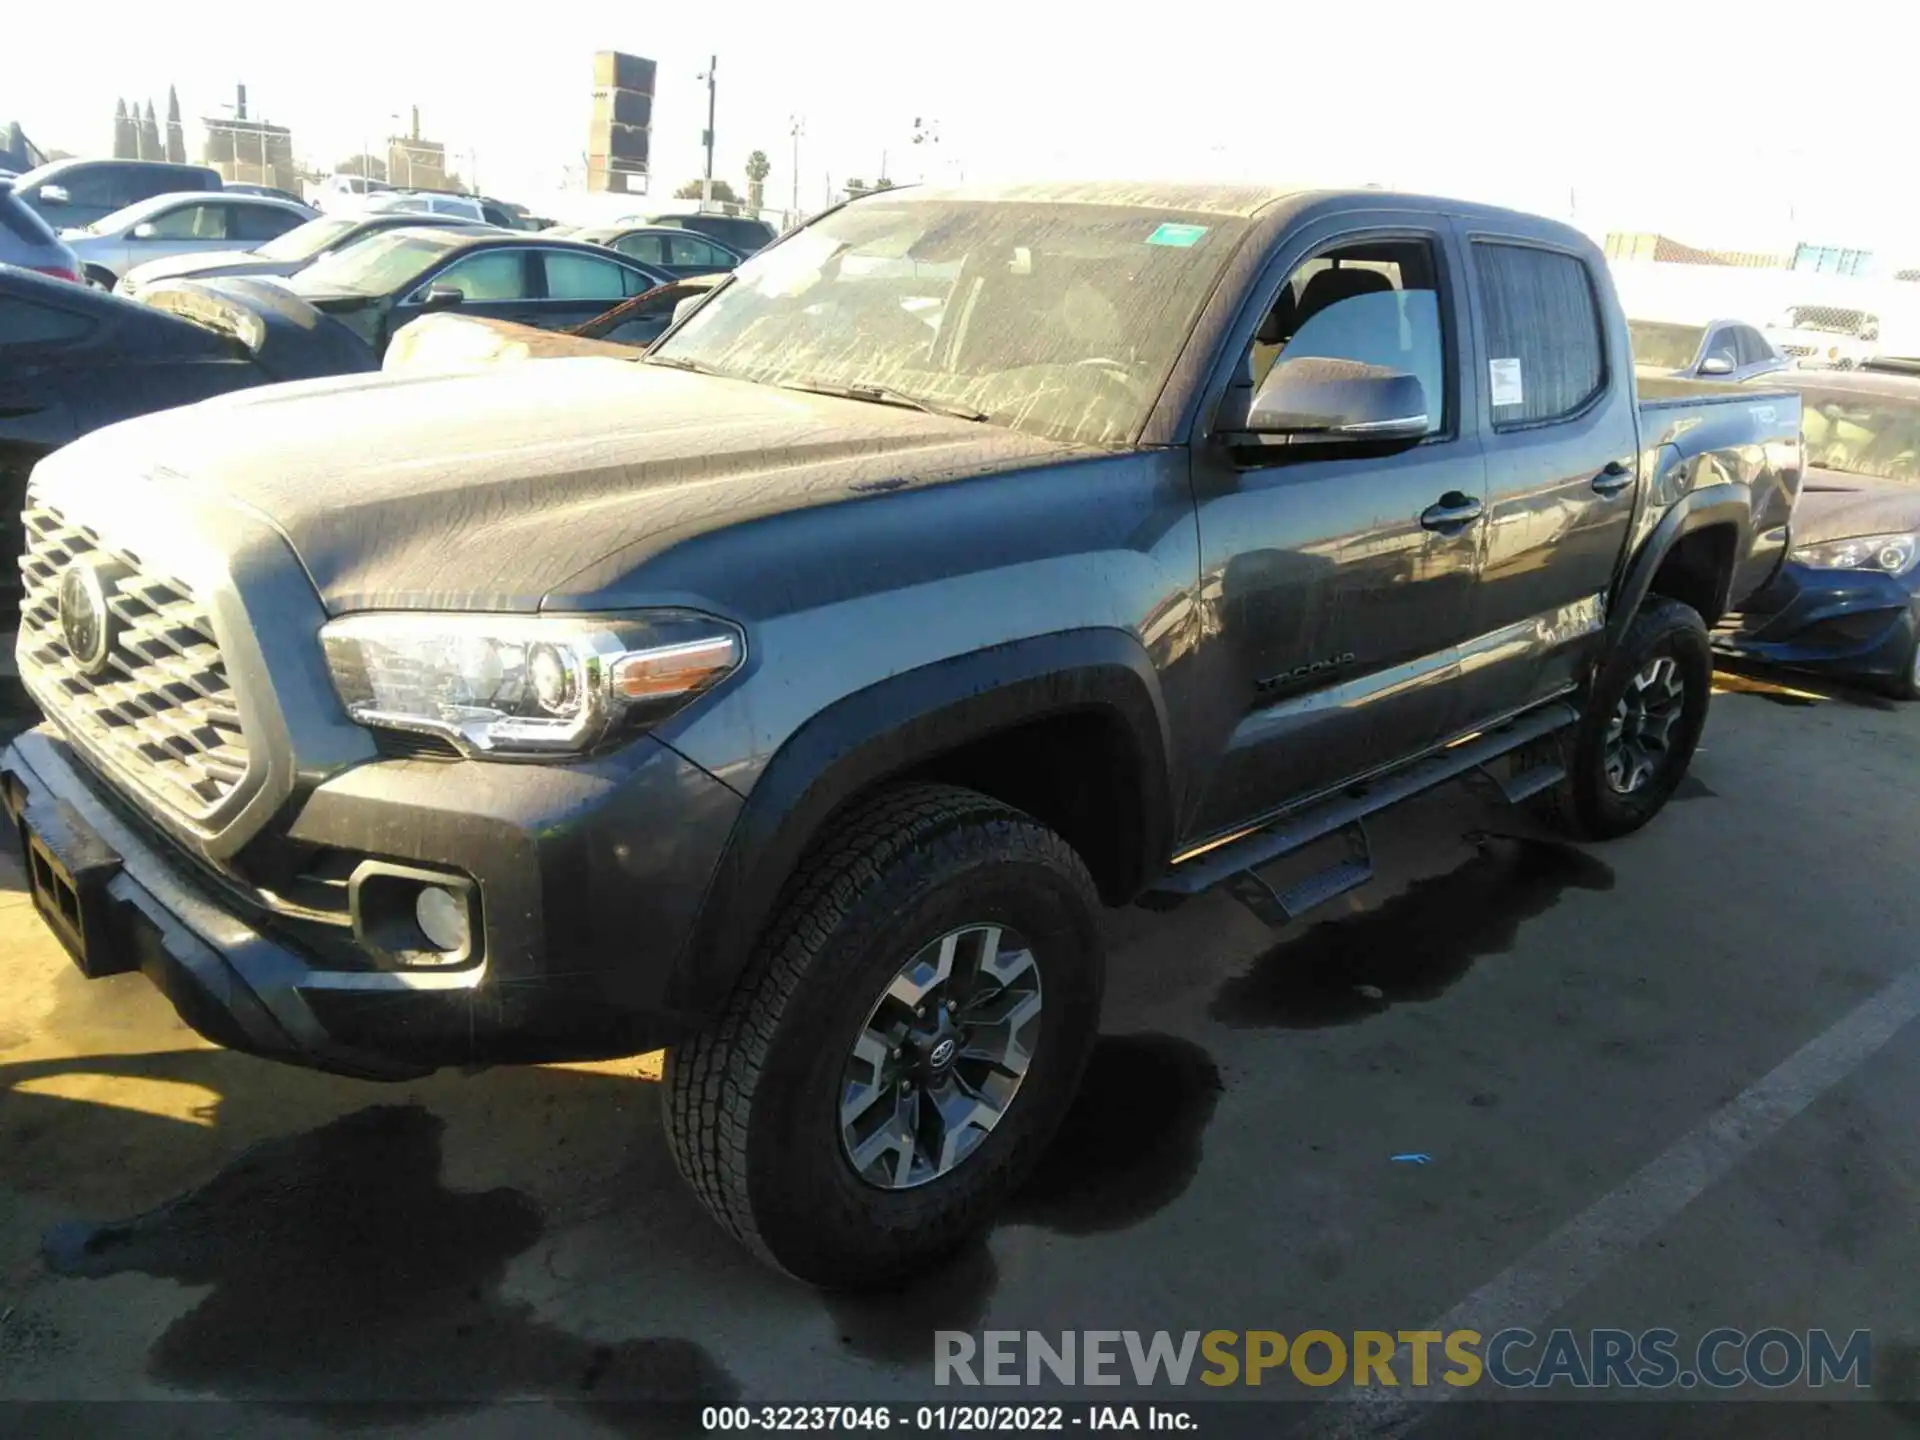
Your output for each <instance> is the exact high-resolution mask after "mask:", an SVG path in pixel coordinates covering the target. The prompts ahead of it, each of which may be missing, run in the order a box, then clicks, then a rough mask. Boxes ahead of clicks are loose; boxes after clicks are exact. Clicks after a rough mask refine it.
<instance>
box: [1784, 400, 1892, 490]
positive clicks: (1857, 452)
mask: <svg viewBox="0 0 1920 1440" xmlns="http://www.w3.org/2000/svg"><path fill="white" fill-rule="evenodd" d="M1913 389H1914V393H1913V394H1912V395H1911V396H1905V395H1889V394H1863V393H1859V392H1853V391H1844V390H1840V389H1837V388H1836V389H1833V390H1818V389H1814V388H1812V387H1805V388H1803V389H1802V390H1801V420H1800V431H1801V434H1802V435H1803V436H1804V437H1805V439H1806V447H1807V464H1808V465H1810V466H1814V467H1817V468H1819V469H1821V470H1844V471H1846V472H1847V473H1849V474H1853V475H1872V476H1876V477H1878V478H1879V479H1882V480H1903V481H1905V482H1907V483H1908V484H1920V382H1916V383H1915V385H1914V387H1913Z"/></svg>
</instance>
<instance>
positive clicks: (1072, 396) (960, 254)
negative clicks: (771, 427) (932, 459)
mask: <svg viewBox="0 0 1920 1440" xmlns="http://www.w3.org/2000/svg"><path fill="white" fill-rule="evenodd" d="M1245 230H1246V222H1245V221H1244V220H1241V219H1240V218H1238V217H1235V216H1227V215H1218V214H1213V213H1201V212H1193V213H1169V212H1166V211H1163V210H1155V209H1149V208H1145V207H1135V206H1122V205H1111V206H1110V205H1092V204H1087V205H1075V204H1060V203H1051V202H1039V201H1017V200H997V201H995V200H960V199H953V198H949V197H943V196H941V195H938V194H926V195H922V196H912V195H900V196H897V197H895V196H888V197H886V198H885V199H870V200H862V201H860V202H859V203H858V204H855V205H850V206H848V207H846V208H845V209H842V210H838V211H835V212H833V213H832V214H829V215H826V216H823V217H821V218H820V219H819V220H817V221H816V222H814V223H813V224H812V225H809V226H808V227H807V228H806V229H804V230H802V231H799V232H797V233H796V234H794V235H791V236H789V237H788V238H787V239H786V240H785V241H783V242H782V243H781V244H779V245H777V246H774V247H772V248H771V249H768V250H765V251H762V252H760V253H758V254H756V255H755V256H754V257H753V258H752V259H751V260H749V261H747V262H746V263H745V264H743V265H742V266H741V267H740V268H739V269H738V270H737V271H735V272H734V279H733V282H732V283H731V284H729V285H728V286H727V287H726V288H725V289H723V290H720V291H718V292H716V293H715V294H714V296H713V297H712V298H711V299H710V300H708V301H707V302H706V303H705V304H703V305H702V306H701V307H700V308H699V310H697V311H696V312H695V313H694V314H693V315H692V316H691V317H689V318H688V320H687V321H686V322H685V323H684V324H683V325H681V326H680V328H679V329H678V330H677V331H675V332H674V334H673V335H672V336H671V337H670V338H668V339H667V340H666V341H664V342H663V344H662V345H661V346H659V347H658V348H657V349H656V351H655V352H654V354H655V355H656V356H657V357H658V358H659V359H661V360H664V361H667V362H669V363H671V362H675V361H683V362H688V363H692V364H697V365H700V366H702V367H705V368H707V369H711V370H714V371H717V372H718V373H720V374H723V375H730V376H734V377H737V378H739V379H744V380H752V381H756V382H758V383H761V384H765V385H784V386H789V387H793V388H797V389H806V388H810V387H811V388H820V387H844V386H855V387H872V386H878V387H882V388H884V389H885V390H888V391H892V392H895V393H896V394H899V395H904V396H910V397H913V398H915V399H919V400H924V401H927V402H930V403H937V404H939V405H942V406H944V407H950V408H957V409H963V410H966V411H969V412H972V413H977V414H980V415H983V416H985V417H986V418H987V419H988V420H990V421H992V422H994V423H996V424H1001V425H1006V426H1010V427H1012V428H1015V429H1020V430H1025V431H1028V432H1030V433H1033V434H1037V435H1044V436H1048V437H1052V438H1056V439H1063V440H1069V441H1074V442H1079V443H1085V444H1096V445H1118V444H1124V443H1126V442H1128V441H1129V440H1131V439H1132V438H1133V436H1134V435H1136V434H1137V433H1138V432H1139V430H1140V427H1141V426H1142V425H1143V424H1144V423H1145V422H1146V419H1147V415H1148V413H1149V411H1150V410H1151V409H1152V407H1153V404H1154V402H1155V401H1156V400H1157V399H1158V397H1159V394H1160V391H1161V388H1162V387H1163V386H1164V384H1165V383H1166V379H1167V376H1168V374H1169V373H1170V372H1171V370H1172V368H1173V364H1174V361H1175V360H1176V359H1177V358H1178V356H1179V354H1180V350H1181V348H1182V346H1183V345H1184V344H1185V343H1186V340H1187V337H1188V335H1189V333H1190V332H1191V331H1192V328H1193V324H1194V320H1195V318H1196V317H1197V316H1198V314H1199V311H1200V307H1201V306H1202V305H1203V304H1204V303H1205V301H1206V299H1207V296H1208V295H1209V294H1210V293H1211V291H1212V289H1213V287H1214V284H1215V282H1216V281H1217V280H1218V278H1219V275H1220V271H1221V269H1222V267H1223V266H1224V265H1225V264H1226V262H1227V260H1228V258H1229V257H1230V256H1231V255H1232V253H1233V250H1234V248H1235V247H1236V246H1237V244H1238V243H1239V241H1240V238H1241V236H1242V235H1243V234H1244V233H1245Z"/></svg>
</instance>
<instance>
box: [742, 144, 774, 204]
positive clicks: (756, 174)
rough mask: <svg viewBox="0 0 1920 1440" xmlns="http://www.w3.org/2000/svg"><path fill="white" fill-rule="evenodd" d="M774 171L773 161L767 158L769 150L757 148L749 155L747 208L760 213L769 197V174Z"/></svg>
mask: <svg viewBox="0 0 1920 1440" xmlns="http://www.w3.org/2000/svg"><path fill="white" fill-rule="evenodd" d="M772 173H773V162H772V161H770V160H769V159H767V152H766V151H764V150H756V151H754V152H753V153H752V154H751V155H749V156H747V208H748V209H749V210H751V211H753V212H754V214H756V215H757V214H759V213H760V211H761V210H762V209H764V208H765V205H766V199H767V176H769V175H770V174H772Z"/></svg>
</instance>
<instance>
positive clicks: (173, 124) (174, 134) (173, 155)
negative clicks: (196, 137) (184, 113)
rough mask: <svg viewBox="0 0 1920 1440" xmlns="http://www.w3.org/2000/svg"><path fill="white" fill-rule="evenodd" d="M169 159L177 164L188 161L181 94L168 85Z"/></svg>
mask: <svg viewBox="0 0 1920 1440" xmlns="http://www.w3.org/2000/svg"><path fill="white" fill-rule="evenodd" d="M167 159H169V160H171V161H173V163H174V164H176V165H184V164H186V163H187V131H186V127H185V126H183V125H182V124H181V123H180V96H179V94H178V93H177V92H176V91H175V90H174V88H173V86H171V85H169V86H167Z"/></svg>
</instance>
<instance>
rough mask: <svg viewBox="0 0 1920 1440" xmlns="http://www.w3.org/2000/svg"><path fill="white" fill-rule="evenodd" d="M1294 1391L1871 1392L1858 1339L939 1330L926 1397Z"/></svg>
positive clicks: (1718, 1334)
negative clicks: (997, 1389)
mask: <svg viewBox="0 0 1920 1440" xmlns="http://www.w3.org/2000/svg"><path fill="white" fill-rule="evenodd" d="M1196 1380H1197V1381H1198V1382H1199V1383H1200V1384H1202V1385H1211V1386H1216V1387H1219V1386H1257V1385H1261V1384H1271V1383H1279V1384H1300V1385H1307V1386H1313V1387H1316V1388H1324V1387H1326V1386H1331V1385H1350V1386H1374V1387H1387V1386H1403V1385H1404V1386H1410V1387H1415V1388H1419V1387H1424V1386H1428V1385H1436V1384H1437V1385H1447V1386H1451V1387H1454V1388H1456V1389H1462V1388H1466V1387H1469V1386H1476V1385H1484V1384H1487V1383H1492V1384H1494V1385H1498V1386H1501V1387H1504V1388H1506V1389H1515V1390H1519V1389H1532V1390H1543V1389H1553V1388H1556V1387H1566V1388H1570V1389H1576V1390H1592V1389H1666V1388H1678V1389H1695V1388H1699V1387H1704V1388H1705V1389H1708V1390H1732V1389H1737V1388H1739V1387H1740V1386H1743V1385H1757V1386H1760V1387H1762V1388H1765V1389H1780V1388H1783V1387H1786V1386H1789V1385H1798V1384H1806V1385H1809V1386H1813V1387H1820V1386H1826V1385H1841V1384H1845V1385H1852V1386H1856V1387H1859V1388H1866V1387H1869V1386H1871V1385H1872V1384H1873V1338H1872V1335H1871V1333H1870V1332H1868V1331H1866V1330H1854V1331H1852V1332H1850V1333H1849V1334H1847V1336H1846V1337H1845V1338H1844V1339H1836V1338H1834V1336H1833V1335H1832V1334H1830V1333H1829V1332H1828V1331H1826V1330H1805V1331H1794V1330H1786V1329H1781V1328H1779V1327H1769V1328H1765V1329H1760V1330H1755V1331H1752V1332H1748V1331H1745V1330H1739V1329H1734V1328H1731V1327H1721V1328H1718V1329H1714V1330H1708V1331H1706V1332H1705V1333H1703V1334H1702V1335H1700V1336H1699V1338H1698V1339H1697V1340H1694V1341H1692V1342H1691V1343H1690V1344H1683V1343H1682V1341H1681V1338H1680V1335H1679V1333H1678V1332H1677V1331H1673V1330H1665V1329H1655V1330H1643V1331H1641V1332H1639V1333H1638V1334H1635V1333H1634V1332H1632V1331H1629V1330H1608V1329H1596V1330H1587V1331H1576V1330H1566V1329H1561V1330H1550V1331H1548V1332H1547V1333H1546V1334H1545V1335H1535V1334H1534V1332H1533V1331H1531V1330H1521V1329H1510V1330H1499V1331H1496V1332H1494V1334H1493V1335H1491V1336H1482V1335H1481V1334H1480V1332H1479V1331H1477V1330H1451V1331H1445V1332H1442V1331H1439V1330H1399V1331H1392V1330H1355V1331H1352V1332H1350V1333H1344V1332H1343V1333H1336V1332H1334V1331H1332V1330H1302V1331H1299V1332H1296V1333H1294V1334H1292V1335H1287V1334H1283V1333H1282V1332H1280V1331H1278V1330H1246V1331H1240V1330H1208V1331H1205V1332H1202V1331H1199V1330H1186V1331H1182V1332H1179V1333H1178V1334H1175V1333H1173V1332H1169V1331H1166V1330H1155V1331H1152V1332H1150V1333H1149V1332H1145V1331H1139V1330H1063V1331H1058V1332H1054V1333H1051V1334H1049V1333H1045V1332H1042V1331H1038V1330H1026V1331H1021V1330H988V1331H985V1332H983V1333H982V1334H981V1335H979V1336H977V1337H976V1336H975V1335H973V1334H971V1333H969V1332H967V1331H964V1330H937V1331H935V1332H934V1337H933V1382H934V1384H936V1385H1042V1384H1059V1385H1125V1384H1129V1383H1131V1384H1134V1385H1138V1386H1142V1387H1145V1386H1151V1385H1188V1384H1191V1383H1193V1382H1195V1381H1196Z"/></svg>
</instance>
